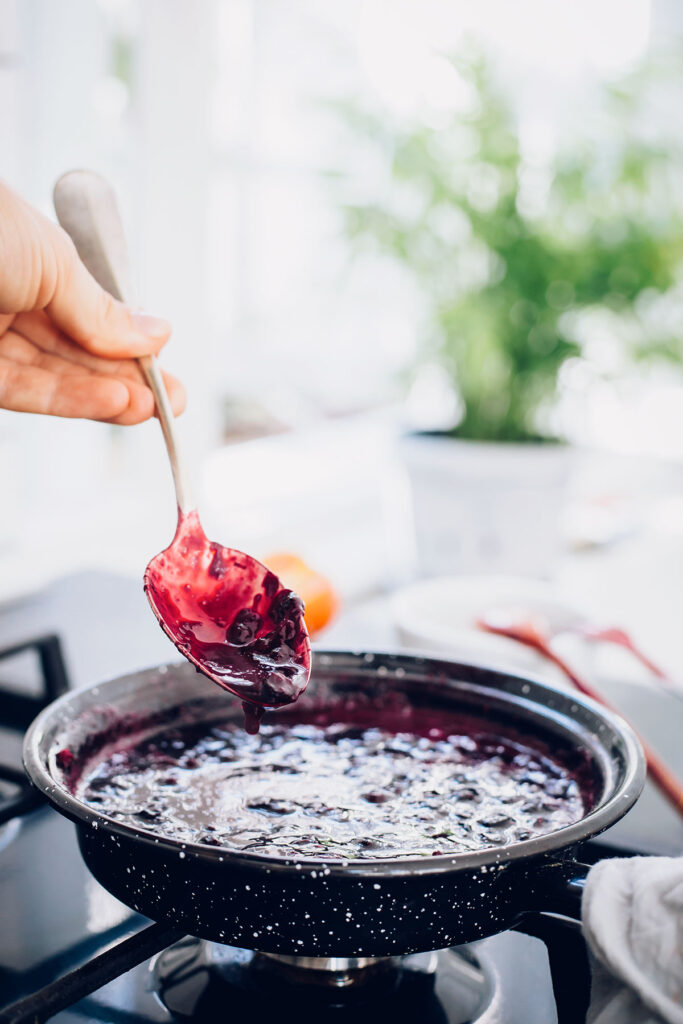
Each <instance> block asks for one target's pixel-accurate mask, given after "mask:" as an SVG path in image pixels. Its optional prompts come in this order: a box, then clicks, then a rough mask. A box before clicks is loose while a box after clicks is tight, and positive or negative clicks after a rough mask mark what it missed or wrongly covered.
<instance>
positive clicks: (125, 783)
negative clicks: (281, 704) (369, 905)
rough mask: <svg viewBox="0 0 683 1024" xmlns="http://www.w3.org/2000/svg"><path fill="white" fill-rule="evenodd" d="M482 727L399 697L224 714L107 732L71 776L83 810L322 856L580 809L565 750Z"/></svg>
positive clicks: (507, 829)
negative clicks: (137, 733) (133, 733)
mask: <svg viewBox="0 0 683 1024" xmlns="http://www.w3.org/2000/svg"><path fill="white" fill-rule="evenodd" d="M491 728H492V727H491V723H487V722H486V721H484V720H483V719H481V720H477V719H473V718H472V717H470V716H463V715H457V714H455V713H450V712H449V713H444V714H442V713H439V714H438V715H437V714H435V712H434V711H427V710H423V709H419V708H411V709H410V712H409V714H408V715H407V716H406V715H405V714H403V715H402V716H401V722H400V730H399V729H397V728H396V723H395V722H392V721H389V722H386V723H384V724H383V722H382V716H381V713H380V714H379V715H378V714H377V712H376V711H375V713H374V714H372V715H369V714H367V713H366V714H365V715H363V714H361V715H358V714H357V713H355V714H354V712H353V711H350V712H349V713H348V714H344V708H343V707H336V708H330V709H328V710H327V711H326V712H320V711H318V712H317V713H315V714H313V713H309V714H308V715H306V713H304V712H302V713H300V714H298V715H295V714H294V713H292V714H291V715H290V714H288V713H280V714H278V715H277V716H275V718H274V721H273V724H269V725H265V726H263V728H262V730H261V733H260V734H259V735H256V736H250V735H248V734H246V733H245V732H244V731H243V729H241V728H240V727H239V726H238V725H236V724H233V723H231V722H226V723H225V724H215V723H214V724H206V725H203V726H197V725H193V726H187V727H184V728H183V727H181V728H177V729H166V730H162V731H161V732H158V733H156V734H155V735H153V736H151V737H147V738H145V739H143V740H141V741H140V742H138V744H137V745H135V746H132V745H129V746H125V745H123V744H122V743H119V744H117V746H116V747H115V748H114V749H112V748H110V749H109V752H108V753H107V754H106V756H105V757H104V759H102V760H99V761H97V762H96V761H90V763H89V764H87V765H85V766H84V771H83V772H82V774H80V777H79V779H78V781H77V783H76V786H75V789H76V795H77V796H78V797H79V798H80V799H81V800H83V801H84V802H85V803H87V804H89V805H90V806H91V807H92V808H93V810H97V811H100V812H101V813H103V814H106V815H107V816H109V817H111V818H114V819H115V820H118V821H120V822H125V823H126V824H128V825H132V826H134V827H135V828H139V829H140V828H141V829H144V830H145V831H148V832H151V833H153V834H155V835H158V836H164V837H168V838H172V839H176V840H180V841H181V842H186V843H200V844H206V845H210V846H216V847H225V848H226V849H230V850H233V851H242V852H247V851H248V852H251V853H258V854H265V855H271V856H277V857H292V858H304V859H305V858H316V859H324V860H353V859H358V858H362V859H372V858H379V857H415V856H432V855H436V854H448V853H459V852H462V851H473V850H481V849H485V848H489V847H501V846H505V845H507V844H509V843H513V842H518V841H520V840H524V839H529V838H530V837H532V836H536V835H541V834H543V833H548V832H553V831H556V830H557V829H559V828H561V827H562V826H564V825H568V824H570V823H571V822H575V821H578V820H579V819H580V818H582V817H583V816H584V815H585V814H586V813H587V811H588V810H589V808H590V800H591V797H590V792H589V788H587V787H586V785H585V784H584V782H583V781H582V772H583V774H584V775H585V772H586V765H585V764H583V766H582V765H581V764H578V763H577V754H576V752H570V751H569V750H567V751H566V752H565V754H566V756H564V757H563V755H562V753H559V754H557V753H551V752H550V750H549V748H548V746H547V744H545V743H543V742H542V741H540V740H538V741H537V740H536V739H529V738H526V739H525V738H524V737H523V736H519V737H515V738H514V739H512V738H508V737H506V736H503V735H496V734H495V733H492V732H491ZM129 744H130V741H129ZM572 759H573V760H572Z"/></svg>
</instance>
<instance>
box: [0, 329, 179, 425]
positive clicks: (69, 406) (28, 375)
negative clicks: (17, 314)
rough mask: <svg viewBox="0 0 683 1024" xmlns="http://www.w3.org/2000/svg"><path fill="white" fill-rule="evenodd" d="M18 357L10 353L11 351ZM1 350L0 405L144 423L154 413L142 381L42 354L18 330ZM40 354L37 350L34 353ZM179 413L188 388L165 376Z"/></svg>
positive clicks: (111, 421) (1, 406)
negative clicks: (9, 354)
mask: <svg viewBox="0 0 683 1024" xmlns="http://www.w3.org/2000/svg"><path fill="white" fill-rule="evenodd" d="M8 340H9V341H10V342H11V343H12V349H13V356H14V358H13V359H12V360H11V361H10V359H7V358H4V356H5V355H6V354H8V352H9V351H10V348H9V346H8V345H7V344H6V342H7V341H8ZM2 341H3V346H2V355H0V408H2V409H10V410H13V411H15V412H30V413H39V414H42V415H46V416H62V417H69V418H81V419H91V420H103V421H106V422H108V423H116V424H119V425H121V426H132V425H133V424H136V423H143V422H144V421H145V420H148V419H149V418H150V417H151V416H152V415H153V413H154V398H153V396H152V392H151V391H150V390H149V388H148V387H147V386H146V385H145V384H143V383H142V382H140V381H134V380H125V379H122V378H120V377H114V376H108V375H104V374H98V373H93V372H90V371H88V370H86V369H79V368H78V367H77V366H75V365H74V364H68V369H67V371H66V372H65V371H64V362H63V360H59V359H58V357H56V356H52V355H46V354H45V353H39V354H38V359H37V360H36V359H35V358H34V356H33V355H32V354H31V353H30V352H28V351H27V349H26V348H25V347H24V346H28V347H29V348H30V346H29V343H28V342H27V341H26V340H25V339H24V338H21V337H20V336H19V335H17V336H16V337H15V338H13V339H12V338H8V337H7V336H5V338H4V339H2ZM34 355H35V353H34ZM164 380H165V384H166V388H167V390H168V392H169V398H170V402H171V407H172V409H173V412H174V414H175V415H176V416H177V415H179V414H180V413H181V412H182V411H183V409H184V407H185V391H184V389H183V387H182V385H181V384H180V382H179V381H177V380H176V379H175V378H174V377H171V376H170V375H164Z"/></svg>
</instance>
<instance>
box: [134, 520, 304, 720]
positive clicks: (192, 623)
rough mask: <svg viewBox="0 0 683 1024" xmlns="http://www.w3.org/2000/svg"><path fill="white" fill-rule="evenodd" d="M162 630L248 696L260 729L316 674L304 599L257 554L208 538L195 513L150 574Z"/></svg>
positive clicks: (219, 679)
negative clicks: (265, 718) (266, 717)
mask: <svg viewBox="0 0 683 1024" xmlns="http://www.w3.org/2000/svg"><path fill="white" fill-rule="evenodd" d="M145 591H146V593H147V597H148V598H149V601H150V604H151V605H152V608H153V610H154V613H155V615H156V616H157V618H158V620H159V622H160V624H161V626H162V628H163V630H164V632H165V633H167V635H168V636H169V637H170V638H171V640H173V642H174V644H175V645H176V646H177V647H178V649H179V650H180V651H181V652H182V653H183V654H184V655H185V657H186V658H187V659H188V660H189V661H191V662H192V663H193V665H195V667H196V668H197V669H198V671H200V672H203V673H204V675H206V676H208V677H209V679H212V680H213V682H215V683H218V685H219V686H222V687H224V688H225V689H226V690H230V692H231V693H234V694H236V695H237V696H238V697H239V698H240V699H241V700H242V701H243V704H242V706H243V709H244V718H245V728H246V730H247V732H250V733H256V732H258V729H259V722H260V720H261V718H262V717H263V714H264V710H265V709H266V708H277V707H282V706H283V705H286V704H291V703H293V702H294V701H295V700H296V699H297V698H298V697H299V696H300V695H301V693H303V691H304V690H305V688H306V684H307V683H308V677H309V674H310V667H311V658H310V643H309V639H308V632H307V630H306V623H305V621H304V604H303V601H302V600H301V598H300V597H298V596H297V595H296V594H295V593H294V592H293V591H291V590H287V589H286V588H285V587H283V586H282V585H281V584H280V581H279V580H278V578H277V576H275V574H274V573H272V572H270V571H269V570H268V569H267V568H266V566H264V565H262V564H261V563H260V562H257V561H256V560H255V559H253V558H250V557H249V556H247V555H245V554H243V552H241V551H236V550H234V549H233V548H225V547H221V545H220V544H215V543H213V542H212V541H209V540H207V537H206V534H205V533H204V530H203V529H202V526H201V523H200V522H199V516H198V515H197V512H196V511H192V512H189V513H187V515H184V516H181V517H180V519H179V521H178V529H177V531H176V535H175V537H174V539H173V543H172V544H171V546H170V547H169V548H167V549H166V550H165V551H162V552H161V554H159V555H157V556H156V557H155V558H153V559H152V561H151V562H150V563H149V565H148V566H147V571H146V572H145Z"/></svg>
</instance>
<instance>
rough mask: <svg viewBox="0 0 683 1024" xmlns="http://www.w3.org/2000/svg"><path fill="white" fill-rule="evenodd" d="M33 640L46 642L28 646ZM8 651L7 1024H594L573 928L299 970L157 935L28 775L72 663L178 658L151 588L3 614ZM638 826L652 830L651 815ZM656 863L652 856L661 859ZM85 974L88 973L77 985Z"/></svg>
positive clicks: (40, 601)
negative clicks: (88, 862)
mask: <svg viewBox="0 0 683 1024" xmlns="http://www.w3.org/2000/svg"><path fill="white" fill-rule="evenodd" d="M95 594H97V606H96V607H97V614H96V615H93V612H92V609H93V607H94V605H93V596H94V595H95ZM103 598H104V605H103V603H102V602H103ZM31 630H33V635H34V636H36V635H38V640H37V641H36V640H31ZM53 631H54V632H56V633H58V634H59V637H60V639H61V641H62V643H61V645H60V640H58V639H57V638H56V636H55V635H54V634H53ZM121 637H125V638H126V645H125V646H124V645H123V644H122V643H121ZM129 639H130V642H129ZM10 641H11V643H10ZM3 645H6V647H7V648H10V650H9V651H8V656H7V657H6V658H3V656H2V652H1V651H0V1022H2V1024H4V1022H8V1021H10V1020H12V1021H15V1022H17V1024H18V1022H19V1021H22V1020H43V1019H47V1018H48V1016H49V1017H53V1018H54V1019H55V1020H56V1021H58V1022H59V1024H67V1022H68V1024H71V1022H76V1021H79V1022H82V1021H84V1020H86V1021H102V1022H105V1021H106V1022H111V1024H127V1022H135V1021H140V1022H144V1021H150V1022H151V1021H168V1022H171V1021H173V1020H190V1019H193V1020H209V1019H212V1018H213V1017H218V1016H219V1015H220V1017H224V1018H225V1019H226V1020H229V1021H231V1022H234V1024H241V1022H242V1021H244V1022H247V1021H248V1022H249V1024H258V1022H259V1021H261V1020H266V1019H269V1020H271V1019H273V1018H274V1016H276V1017H277V1019H278V1021H279V1022H282V1024H286V1022H287V1021H289V1020H292V1021H294V1020H296V1021H297V1022H298V1024H306V1022H307V1021H309V1020H310V1021H313V1020H315V1021H316V1022H319V1021H328V1020H329V1021H337V1022H339V1024H342V1022H346V1021H350V1020H352V1019H353V1021H354V1024H364V1022H365V1021H367V1022H368V1024H369V1022H370V1021H375V1020H378V1019H379V1016H378V1015H379V1014H381V1016H382V1017H385V1016H387V1015H390V1016H391V1018H392V1020H393V1021H394V1024H401V1022H403V1021H405V1022H408V1021H410V1022H414V1024H432V1022H433V1024H437V1022H438V1024H464V1022H465V1021H472V1022H475V1021H477V1022H480V1024H494V1022H495V1024H522V1022H523V1024H535V1022H538V1024H548V1022H551V1021H553V1020H554V1019H559V1020H560V1021H561V1022H562V1024H571V1022H573V1021H576V1022H578V1021H581V1020H583V1019H584V1008H585V1005H586V1001H587V998H588V973H587V962H586V953H585V946H584V944H583V940H582V939H581V937H580V932H579V930H578V928H577V927H576V925H575V924H572V923H571V922H568V921H566V920H562V919H559V920H555V921H553V920H550V919H541V918H540V916H539V919H538V920H536V921H533V920H530V921H529V922H527V924H526V925H525V931H526V932H527V934H523V933H521V932H508V933H504V934H502V935H497V936H493V937H491V938H489V939H485V940H483V941H481V942H477V943H473V944H471V945H470V946H467V947H460V948H458V949H456V950H448V951H441V952H440V953H438V954H422V955H420V956H417V957H409V958H404V959H403V960H402V961H400V962H374V963H370V964H360V965H356V964H349V963H346V962H344V963H343V964H342V963H336V962H335V963H333V962H331V961H327V962H325V964H306V963H304V962H303V961H301V962H294V963H293V964H289V963H287V962H286V960H287V958H279V959H278V958H276V959H275V960H272V958H270V959H269V958H267V957H264V956H261V955H258V954H253V953H252V952H250V951H247V950H234V949H231V948H229V947H219V946H212V945H210V944H205V943H199V942H198V941H197V940H195V939H192V938H191V937H180V936H178V935H174V934H173V933H172V932H170V931H169V930H168V929H166V928H164V927H161V926H152V925H151V924H150V922H149V921H148V920H147V919H145V918H143V917H141V916H140V915H138V914H134V913H132V912H131V911H130V910H129V909H128V908H127V907H125V906H124V905H123V904H121V903H119V902H118V901H117V900H115V899H114V898H113V897H112V896H110V895H109V894H108V893H107V892H106V891H105V890H104V889H103V888H102V887H101V886H100V885H99V884H98V883H97V882H96V881H95V880H94V878H92V877H91V876H90V874H89V873H88V871H87V870H86V868H85V866H84V864H83V862H82V860H81V857H80V853H79V851H78V846H77V842H76V834H75V830H74V828H73V826H72V825H71V823H70V822H68V821H66V820H65V819H63V818H61V817H60V816H59V815H58V814H56V813H55V812H53V811H52V810H50V809H48V808H46V807H44V806H39V805H38V802H37V800H36V796H35V795H34V794H33V793H32V791H30V790H29V789H28V788H27V787H26V786H25V785H24V781H23V777H22V775H21V771H20V761H19V751H20V743H21V733H22V732H23V729H24V728H25V727H26V725H27V724H28V721H29V720H30V719H31V718H32V717H33V716H34V715H35V714H36V713H37V712H38V710H39V709H40V708H41V707H42V706H44V704H45V703H46V702H47V701H49V700H51V699H53V697H54V696H56V695H57V694H58V693H59V692H61V691H62V690H63V689H65V688H66V686H67V685H68V683H67V673H66V671H65V669H64V662H63V658H62V654H63V652H64V653H65V654H66V660H67V662H68V664H69V666H70V668H71V672H70V673H69V675H70V677H71V681H72V685H76V686H82V685H86V684H88V683H90V682H96V681H98V680H101V679H104V678H107V677H109V676H114V675H119V674H121V673H123V672H127V671H130V670H133V669H135V668H139V667H141V666H143V665H145V664H151V663H153V662H155V661H163V660H168V658H169V656H170V654H171V652H170V650H169V646H168V642H167V641H166V640H165V638H164V637H163V636H162V635H161V633H160V631H159V630H158V627H157V626H156V624H155V623H154V621H153V618H152V616H151V615H150V613H149V609H148V608H147V607H146V604H145V600H144V597H143V595H142V591H141V588H140V587H139V586H138V585H137V584H136V583H135V582H134V581H129V580H122V579H117V578H116V577H110V576H103V575H99V574H87V575H83V576H81V577H75V578H73V579H70V580H66V581H62V582H61V583H60V584H57V585H55V586H54V587H53V588H51V589H50V590H48V591H47V592H45V593H43V594H41V595H38V596H37V597H36V598H35V599H32V600H30V601H26V602H24V603H23V604H22V605H20V606H16V607H12V608H9V609H5V610H0V648H2V647H3ZM376 646H380V645H379V644H377V645H376ZM631 813H633V812H631ZM639 813H640V815H641V817H642V814H643V809H642V807H641V808H640V809H639ZM618 827H619V828H621V826H618ZM611 832H612V830H610V833H611ZM610 833H607V839H606V841H605V840H603V841H602V842H594V843H591V844H588V846H587V848H586V851H585V853H586V856H585V858H584V859H586V860H596V859H598V858H600V857H602V856H606V855H611V854H612V853H614V852H619V853H621V854H622V855H623V853H624V852H626V851H625V850H624V846H625V843H624V839H623V829H622V834H621V835H620V836H619V837H618V848H617V849H616V850H615V848H614V847H613V846H611V845H610V839H611V835H610ZM671 846H672V841H671V838H670V837H668V836H666V835H664V836H661V849H662V852H671ZM630 852H640V851H639V850H638V849H636V848H634V849H632V850H631V851H630ZM647 852H653V851H652V847H651V846H649V847H648V850H647ZM528 933H531V934H528ZM534 936H535V937H534ZM541 940H543V941H541ZM548 954H550V962H551V963H552V965H553V975H552V977H551V970H550V967H549V955H548ZM77 968H81V973H80V974H76V975H75V977H74V976H70V975H69V972H72V971H74V970H75V969H77ZM129 968H130V969H129ZM323 968H324V970H323ZM65 976H67V980H66V981H62V982H59V979H63V978H64V977H65ZM109 979H112V980H109ZM105 982H106V984H105ZM97 986H99V987H97ZM93 987H94V991H92V992H90V994H87V995H85V996H84V997H83V998H80V997H79V995H80V993H81V992H82V991H86V990H88V989H93ZM558 994H559V995H558ZM31 996H33V997H34V1004H33V1005H31V1006H29V1007H26V1005H25V1006H24V1010H23V1016H22V1015H21V1014H20V1013H19V1012H17V1013H13V1014H10V1013H9V1011H7V1010H6V1009H3V1008H7V1007H8V1006H10V1004H14V1003H15V1002H16V1001H17V1000H22V999H25V998H26V997H31ZM55 1014H56V1015H55Z"/></svg>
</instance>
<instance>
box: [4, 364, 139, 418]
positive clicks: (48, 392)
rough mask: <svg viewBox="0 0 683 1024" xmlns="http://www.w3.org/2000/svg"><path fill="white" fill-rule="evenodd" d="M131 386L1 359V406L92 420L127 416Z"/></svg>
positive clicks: (109, 379)
mask: <svg viewBox="0 0 683 1024" xmlns="http://www.w3.org/2000/svg"><path fill="white" fill-rule="evenodd" d="M129 403H130V394H129V389H128V386H127V385H126V384H125V383H124V382H123V381H120V380H116V379H115V378H110V377H95V376H91V375H87V374H84V375H83V376H62V375H59V374H56V373H52V372H50V371H49V370H44V369H41V368H40V367H35V366H23V365H20V364H18V363H10V362H5V361H4V360H0V408H2V409H10V410H13V411H15V412H32V413H40V414H42V415H45V416H66V417H70V418H77V417H80V418H83V419H91V420H110V421H111V420H114V419H119V418H120V417H122V416H125V414H126V410H127V409H128V406H129Z"/></svg>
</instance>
